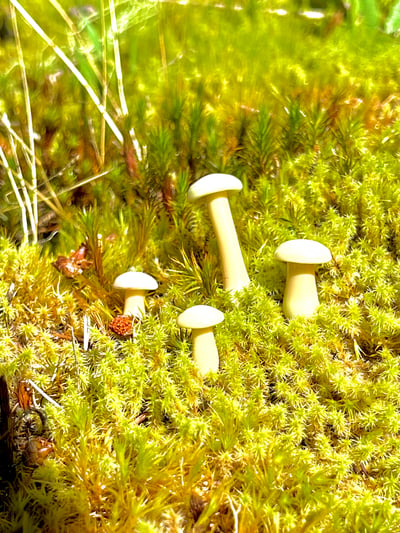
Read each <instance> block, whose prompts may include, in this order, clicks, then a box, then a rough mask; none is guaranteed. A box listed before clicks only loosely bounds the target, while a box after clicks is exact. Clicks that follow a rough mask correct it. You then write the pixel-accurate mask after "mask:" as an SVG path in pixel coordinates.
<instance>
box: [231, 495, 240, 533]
mask: <svg viewBox="0 0 400 533" xmlns="http://www.w3.org/2000/svg"><path fill="white" fill-rule="evenodd" d="M227 498H228V501H229V505H230V508H231V510H232V514H233V520H234V523H235V529H234V533H238V531H239V513H240V510H241V508H242V505H241V504H239V506H238V508H237V509H236V508H235V506H234V505H233V501H232V498H231V497H230V496H229V494H228V495H227Z"/></svg>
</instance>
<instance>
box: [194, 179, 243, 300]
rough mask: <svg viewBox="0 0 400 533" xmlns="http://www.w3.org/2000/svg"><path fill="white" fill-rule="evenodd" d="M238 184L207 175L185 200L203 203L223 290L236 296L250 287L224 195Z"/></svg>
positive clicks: (233, 189)
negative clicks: (216, 246) (214, 243)
mask: <svg viewBox="0 0 400 533" xmlns="http://www.w3.org/2000/svg"><path fill="white" fill-rule="evenodd" d="M242 187H243V185H242V182H241V181H240V180H239V179H238V178H235V177H234V176H231V175H229V174H209V175H208V176H204V177H203V178H201V179H199V180H198V181H196V182H195V183H194V184H193V185H192V186H191V187H190V188H189V191H188V199H189V200H190V201H197V200H200V199H202V198H204V199H205V201H206V202H207V205H208V210H209V213H210V218H211V222H212V224H213V227H214V231H215V234H216V237H217V242H218V248H219V252H220V255H221V262H222V272H223V285H224V289H226V290H228V291H231V292H236V291H239V290H240V289H242V288H243V287H246V286H247V285H249V283H250V279H249V276H248V274H247V270H246V266H245V264H244V261H243V256H242V251H241V249H240V244H239V240H238V237H237V233H236V228H235V224H234V222H233V218H232V213H231V209H230V206H229V199H228V192H229V191H240V190H241V189H242Z"/></svg>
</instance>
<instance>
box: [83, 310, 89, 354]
mask: <svg viewBox="0 0 400 533" xmlns="http://www.w3.org/2000/svg"><path fill="white" fill-rule="evenodd" d="M89 342H90V317H89V316H87V315H83V349H84V350H85V352H87V350H88V348H89Z"/></svg>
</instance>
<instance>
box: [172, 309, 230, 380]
mask: <svg viewBox="0 0 400 533" xmlns="http://www.w3.org/2000/svg"><path fill="white" fill-rule="evenodd" d="M223 320H224V314H223V313H222V312H221V311H218V309H215V308H214V307H210V306H209V305H195V306H193V307H189V309H186V311H184V312H183V313H181V314H180V315H179V316H178V319H177V324H178V326H179V327H181V328H190V329H191V330H192V349H193V359H194V360H195V362H196V364H197V366H198V368H199V370H200V374H201V375H202V376H205V375H206V374H208V372H217V370H218V367H219V356H218V349H217V345H216V344H215V338H214V333H213V327H214V326H215V325H216V324H219V323H220V322H222V321H223Z"/></svg>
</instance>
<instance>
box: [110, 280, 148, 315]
mask: <svg viewBox="0 0 400 533" xmlns="http://www.w3.org/2000/svg"><path fill="white" fill-rule="evenodd" d="M113 287H114V288H115V289H123V290H124V291H125V306H124V313H123V314H124V315H129V316H134V317H137V318H142V316H143V315H144V314H145V312H146V311H145V303H144V298H145V295H146V292H147V291H154V290H155V289H157V287H158V283H157V281H156V280H155V279H154V278H153V277H152V276H149V274H145V273H144V272H125V273H124V274H121V275H120V276H118V277H117V278H116V280H115V281H114V285H113Z"/></svg>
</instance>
